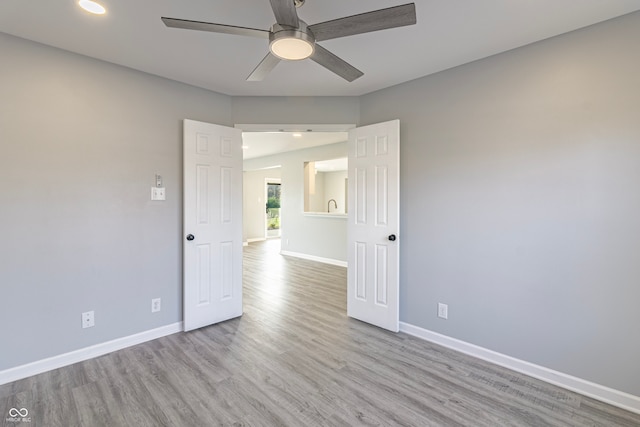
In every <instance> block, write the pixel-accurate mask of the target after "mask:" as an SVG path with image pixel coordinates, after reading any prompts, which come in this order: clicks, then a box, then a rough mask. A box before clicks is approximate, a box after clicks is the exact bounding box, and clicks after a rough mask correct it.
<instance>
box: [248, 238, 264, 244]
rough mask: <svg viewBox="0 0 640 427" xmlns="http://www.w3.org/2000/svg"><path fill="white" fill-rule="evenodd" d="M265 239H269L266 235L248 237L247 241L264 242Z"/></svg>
mask: <svg viewBox="0 0 640 427" xmlns="http://www.w3.org/2000/svg"><path fill="white" fill-rule="evenodd" d="M265 240H267V238H266V237H254V238H253V239H247V243H254V242H264V241H265Z"/></svg>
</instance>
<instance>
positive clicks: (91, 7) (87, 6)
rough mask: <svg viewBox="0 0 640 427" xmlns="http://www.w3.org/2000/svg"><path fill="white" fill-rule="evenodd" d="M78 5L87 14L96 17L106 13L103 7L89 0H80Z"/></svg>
mask: <svg viewBox="0 0 640 427" xmlns="http://www.w3.org/2000/svg"><path fill="white" fill-rule="evenodd" d="M78 5H80V7H81V8H83V9H84V10H86V11H87V12H89V13H94V14H96V15H103V14H104V13H105V12H106V11H107V10H106V9H105V8H104V6H102V5H101V4H99V3H96V2H95V1H91V0H80V1H79V2H78Z"/></svg>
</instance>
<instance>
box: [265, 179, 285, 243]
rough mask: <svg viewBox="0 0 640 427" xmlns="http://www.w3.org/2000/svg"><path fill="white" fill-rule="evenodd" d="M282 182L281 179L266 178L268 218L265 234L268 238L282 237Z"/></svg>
mask: <svg viewBox="0 0 640 427" xmlns="http://www.w3.org/2000/svg"><path fill="white" fill-rule="evenodd" d="M280 196H281V182H280V179H274V178H267V179H265V200H266V201H267V202H266V203H265V205H266V220H265V236H266V238H267V239H273V238H277V237H280V228H281V217H280V208H281V200H282V199H281V197H280Z"/></svg>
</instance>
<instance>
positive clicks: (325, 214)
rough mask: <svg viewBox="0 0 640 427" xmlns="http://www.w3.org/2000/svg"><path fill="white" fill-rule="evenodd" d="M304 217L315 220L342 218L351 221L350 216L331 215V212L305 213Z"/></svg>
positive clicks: (341, 214)
mask: <svg viewBox="0 0 640 427" xmlns="http://www.w3.org/2000/svg"><path fill="white" fill-rule="evenodd" d="M302 215H304V216H307V217H315V218H341V219H349V214H343V213H329V212H304V213H303V214H302Z"/></svg>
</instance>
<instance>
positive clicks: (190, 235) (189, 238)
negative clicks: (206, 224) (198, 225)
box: [187, 234, 196, 241]
mask: <svg viewBox="0 0 640 427" xmlns="http://www.w3.org/2000/svg"><path fill="white" fill-rule="evenodd" d="M195 238H196V236H194V235H193V234H187V240H188V241H192V240H193V239H195Z"/></svg>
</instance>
